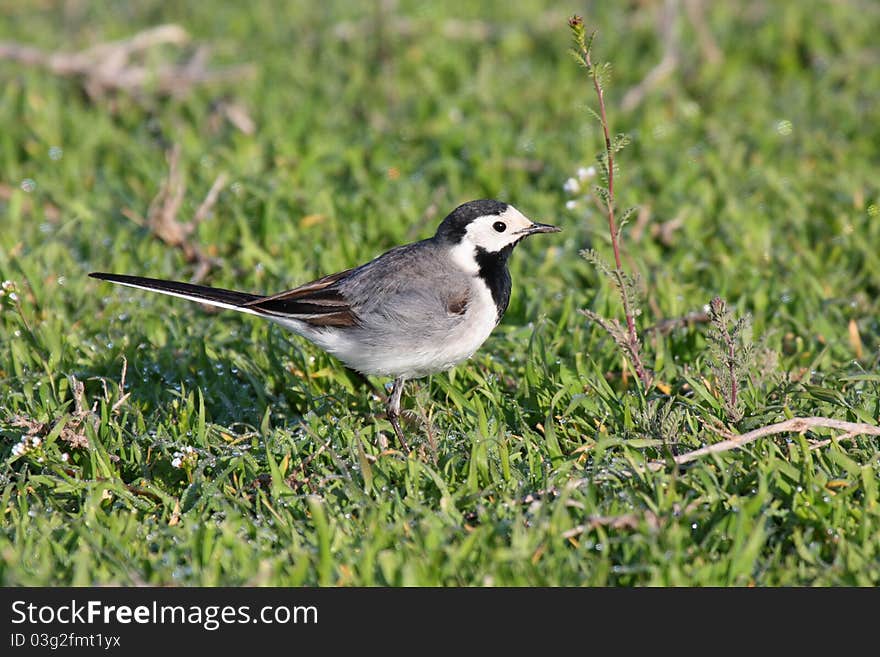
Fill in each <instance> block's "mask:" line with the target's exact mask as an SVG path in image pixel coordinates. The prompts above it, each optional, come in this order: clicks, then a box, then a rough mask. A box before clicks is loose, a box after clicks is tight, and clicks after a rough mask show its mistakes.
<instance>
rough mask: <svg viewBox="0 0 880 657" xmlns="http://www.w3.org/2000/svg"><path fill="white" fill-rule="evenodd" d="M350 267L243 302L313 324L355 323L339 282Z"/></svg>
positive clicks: (341, 325)
mask: <svg viewBox="0 0 880 657" xmlns="http://www.w3.org/2000/svg"><path fill="white" fill-rule="evenodd" d="M352 271H354V270H353V269H346V270H345V271H341V272H339V273H338V274H330V275H328V276H323V277H321V278H319V279H317V280H315V281H312V282H311V283H306V284H305V285H300V286H299V287H296V288H294V289H292V290H287V291H286V292H280V293H278V294H273V295H272V296H268V297H261V298H259V299H255V300H253V301H249V302H247V303H245V304H244V305H245V306H246V307H248V308H254V309H259V310H262V311H265V312H268V313H272V314H276V315H289V316H292V317H295V318H296V319H299V320H300V321H303V322H306V323H308V324H311V325H313V326H340V327H344V326H355V325H356V324H357V323H358V319H357V315H356V314H355V313H354V311H353V310H352V308H351V304H350V303H349V301H348V299H346V298H345V295H344V294H343V293H342V291H341V289H340V287H339V285H340V283H341V282H342V281H344V280H345V279H346V278H347V277H348V276H349V275H350V274H351V272H352Z"/></svg>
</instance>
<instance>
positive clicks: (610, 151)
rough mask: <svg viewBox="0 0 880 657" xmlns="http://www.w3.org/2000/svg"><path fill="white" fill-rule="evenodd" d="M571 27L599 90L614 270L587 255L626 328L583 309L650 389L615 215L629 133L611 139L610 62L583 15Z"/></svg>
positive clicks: (604, 195) (603, 191)
mask: <svg viewBox="0 0 880 657" xmlns="http://www.w3.org/2000/svg"><path fill="white" fill-rule="evenodd" d="M568 24H569V26H570V27H571V30H572V34H573V36H574V41H575V46H576V48H575V50H574V51H573V54H574V56H575V58H576V59H577V60H578V62H579V63H580V64H581V65H582V66H583V67H584V68H585V69H586V70H587V74H588V75H589V76H590V79H591V80H592V82H593V88H594V89H595V90H596V96H597V98H598V100H599V112H598V114H597V113H596V112H593V114H594V116H595V117H596V118H597V120H598V121H599V123H600V124H601V126H602V133H603V136H604V138H605V150H604V152H603V153H601V154H600V155H599V157H598V158H597V159H598V162H599V167H600V172H601V177H602V181H603V182H604V183H605V187H601V186H597V187H596V194H597V196H599V198H601V199H602V202H603V204H604V206H605V213H606V215H607V217H608V232H609V233H610V235H611V248H612V250H613V251H614V269H611V268H610V267H607V266H606V265H604V264H603V263H602V261H601V259H600V258H599V256H598V255H597V254H596V253H595V252H594V251H587V252H585V253H584V257H586V258H587V260H589V261H590V262H592V263H593V264H594V265H595V266H597V267H598V268H599V269H600V271H602V272H604V273H605V274H606V275H607V276H608V277H609V278H610V279H611V280H612V281H613V282H614V285H615V287H616V288H617V290H618V292H619V293H620V299H621V302H622V303H623V314H624V317H625V318H626V328H625V329H624V327H622V326H621V325H620V322H619V321H617V320H616V319H608V318H605V317H602V316H600V315H599V314H598V313H595V312H593V311H591V310H586V309H585V310H581V313H583V314H584V315H585V316H586V317H588V318H589V319H590V320H591V321H594V322H596V323H597V324H599V326H601V327H602V328H603V329H604V330H605V331H606V332H608V334H609V335H611V337H612V338H613V339H614V341H615V342H616V343H617V344H618V346H620V347H621V348H622V349H623V351H624V352H625V353H626V354H627V356H628V357H629V360H630V362H631V363H632V365H633V369H635V371H636V375H637V376H638V377H639V380H640V381H641V382H642V385H643V386H644V387H645V388H646V389H647V388H648V387H650V385H651V381H652V375H651V372H650V371H649V370H648V368H647V367H645V364H644V362H643V361H642V354H641V341H640V340H639V334H638V331H637V330H636V322H635V318H636V317H637V316H638V315H639V312H640V311H639V307H638V294H637V287H638V286H637V281H636V279H634V278H633V277H632V276H629V275H628V274H627V273H626V272H625V271H624V270H623V262H622V260H621V257H620V242H621V229H622V227H623V225H624V224H625V223H626V217H624V220H623V221H621V222H620V224H619V225H618V222H617V219H616V217H615V204H614V155H615V153H618V152H620V151H621V150H622V149H623V148H624V147H625V146H626V145H627V144H628V143H629V138H628V137H627V136H626V135H622V134H621V135H616V136H615V137H614V138H613V139H612V138H611V130H610V128H609V125H608V113H607V112H606V110H605V88H604V80H605V79H606V77H607V73H608V71H609V66H608V64H604V65H602V66H599V67H597V66H595V65H594V64H593V59H592V52H591V51H592V46H593V38H594V36H595V33H592V34H590V35H589V36H588V35H587V31H586V28H585V27H584V21H583V19H582V18H581V17H580V16H572V17H571V18H570V19H569V21H568Z"/></svg>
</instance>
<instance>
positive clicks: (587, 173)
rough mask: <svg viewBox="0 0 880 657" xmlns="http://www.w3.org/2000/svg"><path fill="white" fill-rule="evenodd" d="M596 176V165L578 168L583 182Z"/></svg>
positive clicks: (579, 178)
mask: <svg viewBox="0 0 880 657" xmlns="http://www.w3.org/2000/svg"><path fill="white" fill-rule="evenodd" d="M595 176H596V167H581V168H579V169H578V170H577V177H578V180H580V181H581V182H583V181H584V180H589V179H590V178H594V177H595Z"/></svg>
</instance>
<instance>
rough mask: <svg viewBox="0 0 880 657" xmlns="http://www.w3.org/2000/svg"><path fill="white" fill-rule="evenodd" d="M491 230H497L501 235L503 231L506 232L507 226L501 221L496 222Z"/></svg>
mask: <svg viewBox="0 0 880 657" xmlns="http://www.w3.org/2000/svg"><path fill="white" fill-rule="evenodd" d="M492 228H494V229H495V230H497V231H498V232H499V233H503V232H504V231H505V230H507V224H506V223H504V222H503V221H496V222H495V223H494V224H492Z"/></svg>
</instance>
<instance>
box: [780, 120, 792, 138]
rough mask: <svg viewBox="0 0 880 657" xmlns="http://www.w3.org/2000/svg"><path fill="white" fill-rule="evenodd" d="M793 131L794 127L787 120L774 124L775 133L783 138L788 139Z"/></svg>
mask: <svg viewBox="0 0 880 657" xmlns="http://www.w3.org/2000/svg"><path fill="white" fill-rule="evenodd" d="M792 130H794V126H793V125H792V123H791V121H789V120H788V119H780V120H779V121H777V122H776V133H777V134H779V135H782V136H783V137H788V135H790V134H791V133H792Z"/></svg>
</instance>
